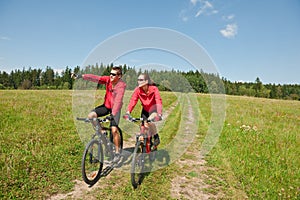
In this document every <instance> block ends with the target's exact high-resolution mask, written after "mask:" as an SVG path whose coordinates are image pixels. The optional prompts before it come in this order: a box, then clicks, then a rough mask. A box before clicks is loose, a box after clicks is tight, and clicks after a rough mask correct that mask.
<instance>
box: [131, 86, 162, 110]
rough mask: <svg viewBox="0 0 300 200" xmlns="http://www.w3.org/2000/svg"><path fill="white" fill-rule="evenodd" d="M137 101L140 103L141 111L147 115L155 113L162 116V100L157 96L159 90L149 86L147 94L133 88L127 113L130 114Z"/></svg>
mask: <svg viewBox="0 0 300 200" xmlns="http://www.w3.org/2000/svg"><path fill="white" fill-rule="evenodd" d="M138 100H140V101H141V103H142V106H143V109H144V110H145V111H147V112H149V113H151V112H153V111H156V112H157V113H158V114H162V100H161V97H160V94H159V90H158V88H157V87H156V86H153V85H149V89H148V94H146V93H145V92H144V90H143V89H142V88H140V87H137V88H135V90H134V92H133V94H132V97H131V99H130V102H129V105H128V108H127V111H129V112H131V111H132V110H133V108H134V107H135V105H136V104H137V102H138Z"/></svg>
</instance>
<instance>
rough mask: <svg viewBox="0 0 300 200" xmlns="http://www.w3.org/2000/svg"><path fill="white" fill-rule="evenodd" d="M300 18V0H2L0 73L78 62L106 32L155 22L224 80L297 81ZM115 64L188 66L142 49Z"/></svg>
mask: <svg viewBox="0 0 300 200" xmlns="http://www.w3.org/2000/svg"><path fill="white" fill-rule="evenodd" d="M299 19H300V1H299V0H252V1H245V0H230V1H224V0H162V1H161V0H153V1H149V0H148V1H146V0H132V1H130V0H128V1H115V0H111V1H101V0H99V1H96V0H94V1H92V0H88V1H77V0H51V1H40V0H26V1H21V0H1V1H0V71H7V72H10V71H11V70H14V69H22V68H23V67H25V68H29V67H32V68H45V67H46V66H50V67H51V68H53V69H55V70H61V69H65V67H66V66H69V67H71V68H73V67H75V66H77V65H79V66H81V65H82V64H83V63H84V60H85V59H86V58H87V57H88V55H89V54H90V53H91V51H93V49H95V48H96V47H97V45H99V44H100V43H102V42H103V41H105V40H107V39H108V38H111V37H112V36H115V35H117V34H120V33H123V32H126V31H129V30H132V29H137V28H143V27H158V28H164V29H170V30H174V31H177V32H179V33H181V34H184V35H186V36H187V37H189V38H191V39H192V40H194V41H195V42H196V43H197V44H199V45H200V46H201V47H202V48H203V49H204V50H205V51H206V52H207V54H208V55H209V57H210V58H211V59H212V61H213V62H214V64H215V65H216V68H217V71H218V73H219V75H220V76H221V77H225V78H227V79H228V80H230V81H247V82H254V81H255V79H256V77H259V78H260V80H261V81H262V82H263V83H280V84H286V83H297V84H300V76H299V74H300V20H299ZM126 42H127V43H128V44H131V43H133V42H134V41H126ZM115 63H120V64H123V63H126V64H128V65H129V66H140V65H145V64H147V63H159V64H162V65H167V66H172V67H174V68H175V69H177V67H178V69H179V70H181V69H182V67H185V66H184V65H185V64H186V65H188V63H185V61H182V59H180V58H179V59H178V58H174V56H170V55H168V54H166V53H162V52H157V51H154V52H151V51H149V50H148V51H140V52H136V53H132V54H130V55H128V56H123V57H122V58H120V59H119V60H117V61H116V62H115Z"/></svg>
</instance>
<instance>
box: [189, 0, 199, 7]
mask: <svg viewBox="0 0 300 200" xmlns="http://www.w3.org/2000/svg"><path fill="white" fill-rule="evenodd" d="M198 1H199V0H191V3H192V5H193V6H195V5H196V4H197V2H198Z"/></svg>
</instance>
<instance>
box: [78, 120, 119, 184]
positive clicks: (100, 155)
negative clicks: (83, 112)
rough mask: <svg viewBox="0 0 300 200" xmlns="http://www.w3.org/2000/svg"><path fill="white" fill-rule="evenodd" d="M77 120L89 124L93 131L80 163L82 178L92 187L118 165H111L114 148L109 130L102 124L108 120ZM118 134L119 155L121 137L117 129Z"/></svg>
mask: <svg viewBox="0 0 300 200" xmlns="http://www.w3.org/2000/svg"><path fill="white" fill-rule="evenodd" d="M77 120H80V121H84V122H87V123H91V124H92V126H93V128H94V130H95V133H94V134H93V135H92V138H91V140H90V142H89V143H88V144H87V145H86V147H85V150H84V152H83V156H82V161H81V171H82V178H83V180H84V181H85V182H86V183H87V184H88V185H90V186H92V185H94V184H95V183H96V182H97V181H98V180H99V179H100V178H101V177H103V176H107V175H108V174H109V173H110V172H111V171H112V170H113V168H114V167H116V166H117V165H118V164H117V163H113V158H114V155H115V150H116V148H115V145H114V142H113V134H112V133H111V128H110V127H109V126H104V123H105V122H109V121H110V120H109V118H92V119H89V118H77ZM118 132H119V136H120V140H119V147H120V153H121V151H122V149H123V135H122V131H121V129H120V128H119V127H118Z"/></svg>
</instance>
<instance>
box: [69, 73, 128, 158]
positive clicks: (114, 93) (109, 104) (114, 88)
mask: <svg viewBox="0 0 300 200" xmlns="http://www.w3.org/2000/svg"><path fill="white" fill-rule="evenodd" d="M71 77H72V78H75V79H78V78H82V79H83V80H87V81H92V82H96V83H98V84H103V85H105V88H106V93H105V98H104V103H103V104H102V105H100V106H98V107H96V108H95V109H94V110H92V111H91V112H90V113H89V114H88V118H90V119H91V118H97V117H101V116H105V115H108V114H110V117H111V121H110V127H111V131H112V134H113V138H114V144H115V146H116V153H115V155H114V159H113V162H115V163H117V162H119V160H120V158H121V156H120V145H119V141H120V135H119V134H118V128H117V126H118V124H119V121H120V114H121V108H122V105H123V96H124V93H125V89H126V83H125V82H124V81H123V80H122V79H121V78H122V69H121V68H120V67H113V68H112V69H111V71H110V75H109V76H97V75H94V74H82V75H81V74H79V75H76V74H71Z"/></svg>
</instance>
